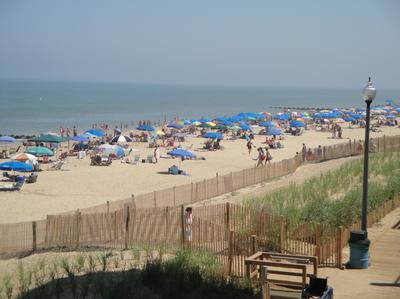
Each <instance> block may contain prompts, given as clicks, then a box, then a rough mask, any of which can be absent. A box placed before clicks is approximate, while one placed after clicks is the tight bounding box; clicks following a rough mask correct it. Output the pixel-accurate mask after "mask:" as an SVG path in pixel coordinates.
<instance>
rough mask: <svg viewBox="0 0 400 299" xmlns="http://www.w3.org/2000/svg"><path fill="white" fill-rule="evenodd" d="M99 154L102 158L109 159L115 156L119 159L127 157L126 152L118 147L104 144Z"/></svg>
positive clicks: (100, 147)
mask: <svg viewBox="0 0 400 299" xmlns="http://www.w3.org/2000/svg"><path fill="white" fill-rule="evenodd" d="M99 152H100V155H101V156H102V157H108V156H110V155H115V156H116V157H117V158H121V157H123V156H124V155H125V151H124V149H123V148H122V147H120V146H118V145H111V144H102V145H100V146H99Z"/></svg>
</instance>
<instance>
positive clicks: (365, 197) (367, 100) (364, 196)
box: [361, 77, 376, 238]
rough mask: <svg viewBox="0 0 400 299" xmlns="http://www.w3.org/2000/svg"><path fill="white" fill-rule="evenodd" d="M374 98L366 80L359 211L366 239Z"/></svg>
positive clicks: (363, 95) (363, 94) (373, 90)
mask: <svg viewBox="0 0 400 299" xmlns="http://www.w3.org/2000/svg"><path fill="white" fill-rule="evenodd" d="M375 96H376V89H375V87H373V86H372V81H371V77H369V78H368V82H367V85H366V86H365V87H364V89H363V91H362V98H363V100H364V101H365V103H366V104H367V111H366V117H365V141H364V142H365V146H364V177H363V192H362V210H361V230H362V231H364V232H365V237H366V238H367V225H368V224H367V215H368V157H369V122H370V114H371V103H372V100H373V99H374V98H375Z"/></svg>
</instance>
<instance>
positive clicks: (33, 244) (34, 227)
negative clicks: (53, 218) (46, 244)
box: [32, 221, 37, 251]
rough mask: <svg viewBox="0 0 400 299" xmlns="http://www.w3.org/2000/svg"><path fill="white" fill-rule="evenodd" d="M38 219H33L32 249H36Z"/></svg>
mask: <svg viewBox="0 0 400 299" xmlns="http://www.w3.org/2000/svg"><path fill="white" fill-rule="evenodd" d="M36 246H37V243H36V221H32V251H36Z"/></svg>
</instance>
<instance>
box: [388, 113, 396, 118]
mask: <svg viewBox="0 0 400 299" xmlns="http://www.w3.org/2000/svg"><path fill="white" fill-rule="evenodd" d="M386 118H396V115H394V114H388V115H386Z"/></svg>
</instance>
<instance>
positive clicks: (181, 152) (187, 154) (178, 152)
mask: <svg viewBox="0 0 400 299" xmlns="http://www.w3.org/2000/svg"><path fill="white" fill-rule="evenodd" d="M167 155H170V156H172V157H183V158H194V157H196V155H195V154H193V153H192V152H191V151H188V150H185V149H183V148H177V149H174V150H172V151H169V152H168V153H167Z"/></svg>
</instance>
